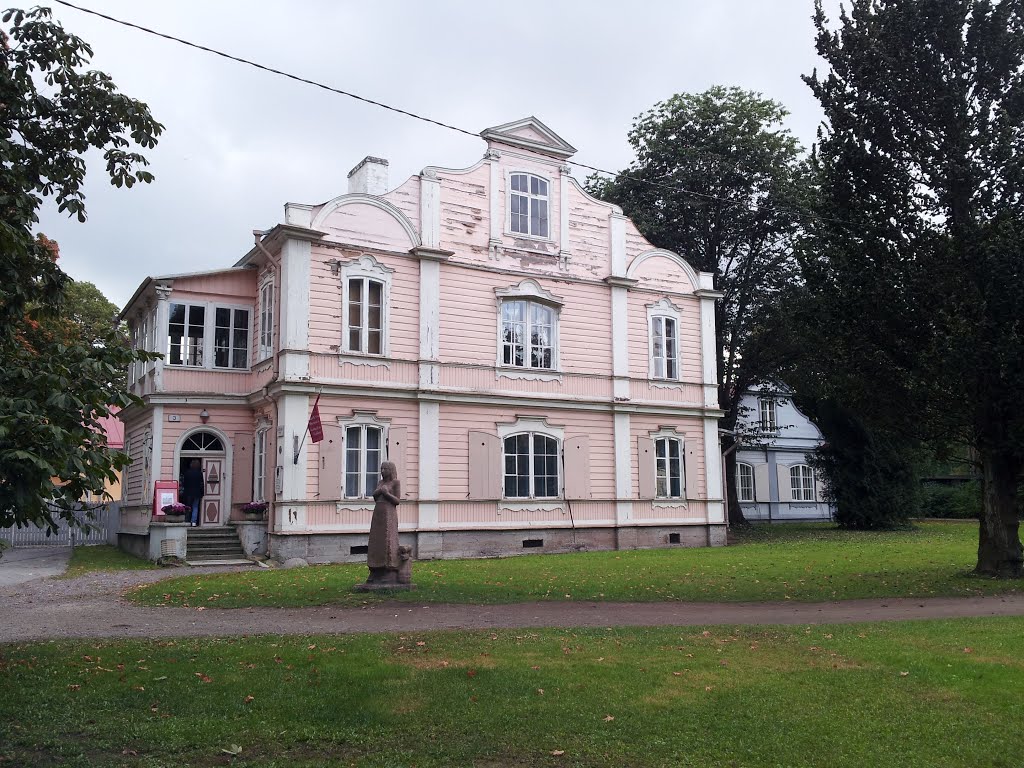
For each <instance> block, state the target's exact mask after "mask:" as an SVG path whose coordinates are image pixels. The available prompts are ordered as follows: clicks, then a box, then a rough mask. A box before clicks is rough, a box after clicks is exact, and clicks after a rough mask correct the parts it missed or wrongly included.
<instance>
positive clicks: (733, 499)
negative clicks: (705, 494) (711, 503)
mask: <svg viewBox="0 0 1024 768" xmlns="http://www.w3.org/2000/svg"><path fill="white" fill-rule="evenodd" d="M722 442H723V448H724V449H725V450H729V448H731V447H732V446H733V445H735V443H736V441H735V438H733V437H730V436H727V437H726V439H725V440H723V441H722ZM725 500H726V504H727V505H728V508H729V525H748V524H749V523H748V522H747V518H746V517H744V515H743V509H742V507H740V496H739V493H738V492H737V490H736V451H729V454H728V455H727V456H726V457H725Z"/></svg>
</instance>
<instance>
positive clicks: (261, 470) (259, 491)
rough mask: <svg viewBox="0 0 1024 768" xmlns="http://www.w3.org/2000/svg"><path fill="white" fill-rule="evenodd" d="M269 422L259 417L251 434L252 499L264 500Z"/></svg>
mask: <svg viewBox="0 0 1024 768" xmlns="http://www.w3.org/2000/svg"><path fill="white" fill-rule="evenodd" d="M271 426H272V425H271V423H270V422H269V421H268V420H267V419H260V420H259V422H258V423H257V425H256V434H254V435H253V451H252V461H253V466H252V500H253V501H266V500H267V499H266V498H265V494H266V488H267V435H268V434H269V433H270V428H271Z"/></svg>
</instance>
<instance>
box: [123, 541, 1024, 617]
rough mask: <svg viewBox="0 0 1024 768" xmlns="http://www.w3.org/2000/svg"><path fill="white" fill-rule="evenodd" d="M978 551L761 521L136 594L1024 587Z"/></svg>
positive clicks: (317, 599) (295, 600)
mask: <svg viewBox="0 0 1024 768" xmlns="http://www.w3.org/2000/svg"><path fill="white" fill-rule="evenodd" d="M976 551H977V524H976V523H974V524H972V523H924V524H921V525H919V526H917V527H916V528H914V529H913V530H909V531H900V532H892V533H853V532H847V531H840V530H837V529H836V528H834V527H831V526H828V525H821V524H818V525H785V526H783V525H777V526H763V527H755V528H753V529H752V530H751V531H747V532H744V533H742V534H740V535H739V537H738V543H737V544H736V545H735V546H729V547H723V548H717V549H663V550H634V551H620V552H581V553H574V554H565V555H531V556H522V557H510V558H502V559H486V560H434V561H428V562H417V563H415V564H414V566H413V580H414V581H415V583H416V585H417V590H416V591H415V592H408V593H397V594H395V595H391V596H386V598H379V597H371V596H367V595H363V594H354V593H352V591H351V587H352V585H353V584H356V583H357V582H360V581H363V580H365V578H366V568H365V566H363V565H329V566H311V567H309V568H299V569H294V570H271V571H249V572H245V573H231V574H218V575H207V576H201V575H199V576H195V575H192V576H184V577H179V578H174V579H170V580H167V581H161V582H159V583H156V584H152V585H148V586H144V587H140V588H138V589H136V590H133V591H132V592H130V593H129V595H128V597H129V599H130V600H133V601H134V602H137V603H140V604H143V605H176V606H206V607H219V608H241V607H249V606H282V607H300V606H310V605H324V604H335V605H353V606H355V605H363V604H366V603H367V602H373V601H375V600H380V599H397V600H405V601H410V602H416V603H431V602H434V603H436V602H448V603H515V602H525V601H535V600H584V601H590V600H597V601H657V600H694V601H765V600H799V601H819V600H843V599H852V598H870V597H894V596H908V597H931V596H939V595H942V596H950V595H952V596H974V595H983V594H999V593H1008V592H1017V591H1019V590H1020V589H1021V587H1022V586H1024V585H1022V584H1021V583H1020V582H1007V581H997V580H991V579H984V578H978V577H974V576H972V575H971V574H970V570H971V568H972V567H973V565H974V558H975V553H976Z"/></svg>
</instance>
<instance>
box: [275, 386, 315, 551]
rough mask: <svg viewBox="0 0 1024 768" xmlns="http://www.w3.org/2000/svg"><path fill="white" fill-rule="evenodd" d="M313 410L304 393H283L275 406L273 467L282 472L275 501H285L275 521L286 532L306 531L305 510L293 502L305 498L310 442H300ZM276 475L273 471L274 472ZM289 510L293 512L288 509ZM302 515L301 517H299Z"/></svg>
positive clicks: (307, 396) (276, 514) (277, 510)
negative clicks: (296, 447)
mask: <svg viewBox="0 0 1024 768" xmlns="http://www.w3.org/2000/svg"><path fill="white" fill-rule="evenodd" d="M312 407H313V403H312V402H310V396H309V395H307V394H305V393H303V394H290V393H288V394H284V395H283V396H282V397H281V398H280V399H279V400H278V403H277V408H278V438H277V449H278V450H277V456H276V457H275V458H276V462H275V463H276V465H277V466H280V467H281V468H282V469H281V491H280V493H278V494H277V497H278V499H282V500H286V501H284V502H283V504H278V507H281V506H284V509H280V508H278V509H276V511H275V520H276V522H277V524H278V525H279V526H281V528H283V529H285V530H292V531H295V530H305V528H306V517H305V507H304V506H303V507H302V509H301V510H300V509H298V508H297V506H296V504H295V502H297V501H305V499H306V493H307V489H306V465H307V463H308V456H309V440H308V439H307V440H305V441H303V440H302V436H303V435H304V434H305V432H306V426H307V425H308V424H309V414H310V410H311V409H312ZM299 443H301V447H300V448H299V455H298V462H297V463H296V462H295V461H294V458H295V446H296V445H298V444H299ZM275 474H276V470H275ZM289 507H292V509H290V510H289ZM300 513H301V514H300Z"/></svg>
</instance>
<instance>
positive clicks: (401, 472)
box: [388, 427, 408, 483]
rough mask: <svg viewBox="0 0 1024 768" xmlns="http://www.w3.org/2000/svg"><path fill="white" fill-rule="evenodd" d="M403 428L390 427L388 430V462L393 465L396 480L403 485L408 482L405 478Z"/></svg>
mask: <svg viewBox="0 0 1024 768" xmlns="http://www.w3.org/2000/svg"><path fill="white" fill-rule="evenodd" d="M405 435H406V428H405V427H391V428H390V429H389V430H388V461H390V462H392V463H393V464H394V465H395V471H396V472H397V473H398V479H399V480H401V481H402V482H403V483H405V482H406V480H408V478H407V477H406V476H405Z"/></svg>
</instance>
